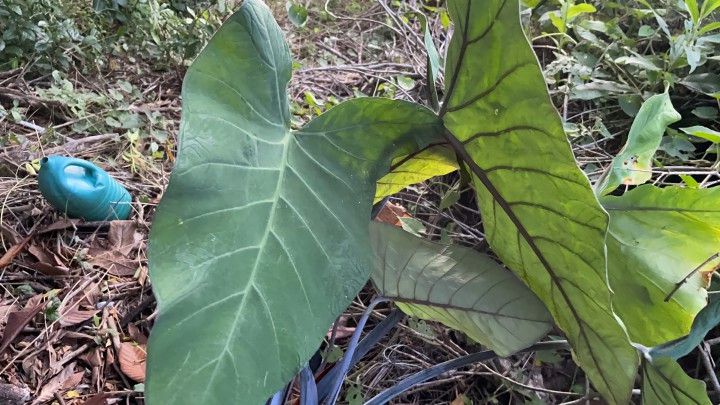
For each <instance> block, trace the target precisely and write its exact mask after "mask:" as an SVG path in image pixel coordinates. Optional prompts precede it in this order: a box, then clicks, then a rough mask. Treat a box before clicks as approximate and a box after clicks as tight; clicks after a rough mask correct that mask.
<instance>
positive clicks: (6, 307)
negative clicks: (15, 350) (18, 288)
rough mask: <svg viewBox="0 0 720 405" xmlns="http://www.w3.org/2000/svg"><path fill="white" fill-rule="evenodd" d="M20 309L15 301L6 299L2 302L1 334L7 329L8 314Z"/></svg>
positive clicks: (0, 309) (0, 312) (0, 307)
mask: <svg viewBox="0 0 720 405" xmlns="http://www.w3.org/2000/svg"><path fill="white" fill-rule="evenodd" d="M19 310H20V307H19V306H18V305H17V304H16V303H15V302H13V301H5V302H2V303H0V336H1V335H2V333H3V330H5V324H6V323H7V319H8V316H9V315H10V314H11V313H13V312H17V311H19Z"/></svg>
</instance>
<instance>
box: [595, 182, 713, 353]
mask: <svg viewBox="0 0 720 405" xmlns="http://www.w3.org/2000/svg"><path fill="white" fill-rule="evenodd" d="M602 203H603V205H604V207H605V209H606V210H607V211H608V212H609V213H610V230H609V236H608V271H609V276H610V286H611V288H612V289H613V291H614V292H615V295H614V296H613V304H614V308H615V311H616V312H617V313H618V315H620V317H621V318H622V320H623V322H625V325H626V327H627V328H628V332H629V333H630V337H631V338H632V340H633V341H636V342H639V343H642V344H644V345H647V346H654V345H657V344H660V343H664V342H667V341H668V340H672V339H676V338H678V337H680V336H682V335H685V334H687V333H688V331H689V330H690V326H691V324H692V322H693V318H694V317H695V314H697V313H698V311H700V309H701V308H702V307H704V306H705V303H706V298H707V292H706V291H705V286H706V281H705V278H704V277H703V274H702V273H703V272H706V271H710V270H712V269H713V267H714V266H715V265H717V264H718V262H720V261H719V260H714V261H710V262H709V263H707V264H706V265H705V266H704V267H703V268H701V269H700V271H699V272H698V273H696V274H695V275H694V276H693V277H691V278H690V279H689V280H688V282H687V283H685V284H684V285H683V286H682V287H681V288H680V289H679V290H678V291H677V292H675V293H674V294H673V295H672V297H671V299H670V301H669V302H665V297H666V296H667V295H668V293H670V291H672V289H673V287H674V286H675V284H676V283H677V282H679V281H680V280H682V279H683V277H685V276H686V275H687V274H688V273H690V272H691V271H692V270H693V269H694V268H696V267H697V266H699V265H700V264H702V263H703V262H705V261H706V260H707V259H708V258H710V257H711V256H712V255H713V254H715V253H717V252H718V250H720V188H711V189H690V188H680V187H667V188H658V187H655V186H652V185H645V186H640V187H638V188H636V189H634V190H632V191H630V192H628V193H625V195H623V196H622V197H605V198H603V200H602Z"/></svg>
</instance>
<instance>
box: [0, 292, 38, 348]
mask: <svg viewBox="0 0 720 405" xmlns="http://www.w3.org/2000/svg"><path fill="white" fill-rule="evenodd" d="M42 308H43V303H42V295H36V296H35V297H32V298H30V299H29V300H28V302H27V304H26V305H25V308H24V309H23V310H22V311H15V312H11V313H10V314H8V317H7V324H6V325H5V329H4V330H3V336H2V340H0V354H2V352H4V351H5V349H7V347H8V346H10V344H11V343H12V342H13V340H15V338H16V337H17V335H19V334H20V332H21V331H22V329H23V328H24V327H25V325H27V324H28V323H30V321H32V319H33V318H34V317H35V315H36V314H37V313H38V312H40V310H41V309H42Z"/></svg>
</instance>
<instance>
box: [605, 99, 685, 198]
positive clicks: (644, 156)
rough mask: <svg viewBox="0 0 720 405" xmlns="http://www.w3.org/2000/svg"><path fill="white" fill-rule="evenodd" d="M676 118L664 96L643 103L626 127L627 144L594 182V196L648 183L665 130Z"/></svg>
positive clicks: (669, 102)
mask: <svg viewBox="0 0 720 405" xmlns="http://www.w3.org/2000/svg"><path fill="white" fill-rule="evenodd" d="M680 118H681V117H680V114H679V113H678V112H677V111H675V109H674V108H673V105H672V102H671V101H670V95H669V94H668V93H667V92H665V93H662V94H656V95H654V96H652V97H650V98H649V99H647V100H645V102H644V103H643V104H642V106H641V107H640V111H639V112H638V114H637V116H635V119H634V120H633V123H632V126H631V127H630V133H629V134H628V140H627V143H625V146H624V147H623V148H622V150H621V151H620V153H618V155H617V156H615V158H613V160H612V163H611V164H610V167H609V171H608V172H607V173H606V174H605V175H604V176H603V178H602V179H601V180H600V181H599V182H598V185H597V192H598V195H604V194H607V193H609V192H611V191H613V190H614V189H616V188H617V187H618V186H619V185H621V184H627V185H633V184H642V183H645V182H646V181H648V180H650V177H652V158H653V156H655V152H657V150H658V147H660V142H661V141H662V137H663V134H664V133H665V129H666V128H667V126H668V125H670V124H672V123H674V122H677V121H679V120H680Z"/></svg>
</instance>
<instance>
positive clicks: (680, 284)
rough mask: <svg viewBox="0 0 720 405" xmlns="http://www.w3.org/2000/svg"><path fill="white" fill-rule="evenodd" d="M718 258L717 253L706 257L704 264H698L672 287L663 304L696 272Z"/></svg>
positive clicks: (719, 254)
mask: <svg viewBox="0 0 720 405" xmlns="http://www.w3.org/2000/svg"><path fill="white" fill-rule="evenodd" d="M718 257H720V252H717V253H715V254H713V255H712V256H710V257H708V258H707V259H706V260H705V261H704V262H702V263H700V265H699V266H697V267H695V268H694V269H693V270H692V271H691V272H690V273H688V275H687V276H685V277H683V279H682V280H680V281H678V282H677V283H675V287H673V289H672V291H670V293H669V294H668V295H667V296H666V297H665V302H668V301H670V298H672V296H673V295H675V293H676V292H677V291H678V290H679V289H680V287H682V286H683V284H685V283H687V281H688V280H689V279H690V277H692V276H693V275H695V273H697V272H698V271H700V269H702V268H703V267H705V265H706V264H708V263H710V262H711V261H713V260H715V259H717V258H718Z"/></svg>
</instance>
